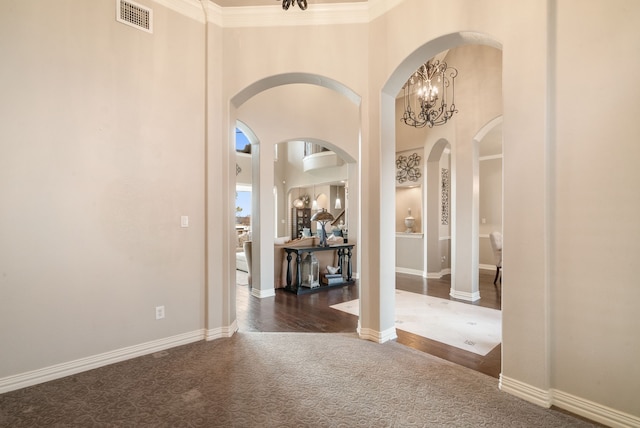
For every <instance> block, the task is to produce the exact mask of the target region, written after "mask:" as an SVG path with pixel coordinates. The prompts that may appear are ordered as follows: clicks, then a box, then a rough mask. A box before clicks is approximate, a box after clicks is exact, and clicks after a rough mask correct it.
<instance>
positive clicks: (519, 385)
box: [498, 374, 551, 409]
mask: <svg viewBox="0 0 640 428" xmlns="http://www.w3.org/2000/svg"><path fill="white" fill-rule="evenodd" d="M498 388H500V390H502V391H504V392H508V393H509V394H511V395H515V396H516V397H519V398H522V399H523V400H526V401H528V402H530V403H533V404H537V405H538V406H540V407H545V408H547V409H548V408H549V407H551V396H550V395H549V392H548V391H545V390H544V389H540V388H536V387H534V386H531V385H529V384H526V383H524V382H520V381H519V380H515V379H511V378H508V377H505V376H503V375H502V374H500V381H499V383H498Z"/></svg>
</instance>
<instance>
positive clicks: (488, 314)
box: [331, 290, 502, 355]
mask: <svg viewBox="0 0 640 428" xmlns="http://www.w3.org/2000/svg"><path fill="white" fill-rule="evenodd" d="M331 307H332V308H334V309H337V310H339V311H343V312H347V313H350V314H352V315H358V314H359V312H360V303H359V299H355V300H351V301H349V302H343V303H338V304H336V305H333V306H331ZM395 309H396V323H395V324H396V328H398V329H400V330H404V331H407V332H409V333H413V334H417V335H418V336H422V337H426V338H428V339H431V340H435V341H436V342H441V343H446V344H447V345H451V346H455V347H456V348H459V349H464V350H465V351H469V352H473V353H474V354H478V355H487V354H488V353H489V352H490V351H491V350H492V349H493V348H495V347H496V346H498V345H499V344H500V342H501V340H502V339H501V337H502V333H501V328H502V314H501V313H500V311H498V310H495V309H489V308H484V307H482V306H476V305H471V304H468V303H461V302H456V301H453V300H448V299H440V298H438V297H431V296H426V295H424V294H416V293H410V292H408V291H403V290H396V304H395Z"/></svg>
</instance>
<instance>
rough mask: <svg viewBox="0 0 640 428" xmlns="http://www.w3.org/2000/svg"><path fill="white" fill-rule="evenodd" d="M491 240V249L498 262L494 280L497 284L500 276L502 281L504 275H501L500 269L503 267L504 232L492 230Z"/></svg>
mask: <svg viewBox="0 0 640 428" xmlns="http://www.w3.org/2000/svg"><path fill="white" fill-rule="evenodd" d="M489 241H491V249H492V250H493V257H494V259H495V262H496V277H495V279H494V280H493V284H494V285H495V284H496V282H497V281H498V277H500V283H502V276H500V269H501V268H502V233H500V232H491V233H490V234H489Z"/></svg>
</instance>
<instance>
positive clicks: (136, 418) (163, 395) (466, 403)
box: [0, 333, 591, 427]
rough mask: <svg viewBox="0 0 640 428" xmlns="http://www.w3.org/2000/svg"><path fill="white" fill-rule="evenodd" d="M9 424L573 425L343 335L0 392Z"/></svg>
mask: <svg viewBox="0 0 640 428" xmlns="http://www.w3.org/2000/svg"><path fill="white" fill-rule="evenodd" d="M0 426H3V427H5V426H7V427H51V426H56V427H76V426H77V427H189V426H203V427H476V426H490V427H583V426H591V425H590V424H588V423H586V422H584V421H582V420H579V419H576V418H573V417H571V416H570V415H567V414H564V413H561V412H558V411H555V410H551V409H543V408H540V407H537V406H535V405H533V404H529V403H527V402H525V401H522V400H520V399H518V398H515V397H513V396H510V395H508V394H506V393H502V392H500V391H499V390H498V388H497V381H496V379H494V378H491V377H488V376H485V375H483V374H480V373H477V372H474V371H472V370H468V369H466V368H464V367H461V366H458V365H456V364H453V363H449V362H447V361H443V360H440V359H438V358H436V357H433V356H430V355H428V354H424V353H422V352H418V351H414V350H412V349H409V348H406V347H404V346H403V345H399V344H397V343H395V342H389V343H386V344H383V345H379V344H375V343H372V342H368V341H364V340H361V339H358V338H357V337H356V336H355V335H353V334H327V333H324V334H316V333H237V334H236V335H234V336H233V337H231V338H229V339H218V340H215V341H212V342H198V343H194V344H191V345H186V346H181V347H178V348H174V349H171V350H168V351H164V352H160V353H157V354H154V355H148V356H144V357H140V358H136V359H133V360H129V361H125V362H122V363H118V364H114V365H111V366H107V367H103V368H100V369H96V370H92V371H88V372H85V373H81V374H78V375H74V376H69V377H67V378H64V379H59V380H56V381H52V382H48V383H45V384H41V385H37V386H33V387H29V388H25V389H22V390H18V391H13V392H10V393H6V394H3V395H0Z"/></svg>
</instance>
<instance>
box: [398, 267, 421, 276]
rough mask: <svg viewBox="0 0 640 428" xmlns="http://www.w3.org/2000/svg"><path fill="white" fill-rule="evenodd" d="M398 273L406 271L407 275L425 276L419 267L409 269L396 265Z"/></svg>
mask: <svg viewBox="0 0 640 428" xmlns="http://www.w3.org/2000/svg"><path fill="white" fill-rule="evenodd" d="M396 273H405V274H407V275H418V276H424V272H423V271H421V270H418V269H409V268H403V267H396Z"/></svg>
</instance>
